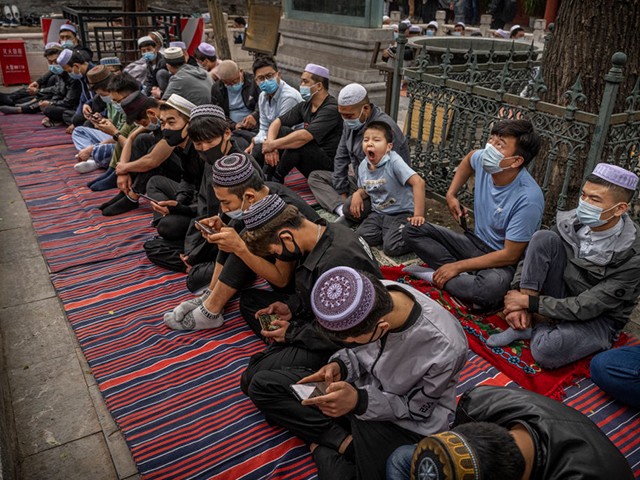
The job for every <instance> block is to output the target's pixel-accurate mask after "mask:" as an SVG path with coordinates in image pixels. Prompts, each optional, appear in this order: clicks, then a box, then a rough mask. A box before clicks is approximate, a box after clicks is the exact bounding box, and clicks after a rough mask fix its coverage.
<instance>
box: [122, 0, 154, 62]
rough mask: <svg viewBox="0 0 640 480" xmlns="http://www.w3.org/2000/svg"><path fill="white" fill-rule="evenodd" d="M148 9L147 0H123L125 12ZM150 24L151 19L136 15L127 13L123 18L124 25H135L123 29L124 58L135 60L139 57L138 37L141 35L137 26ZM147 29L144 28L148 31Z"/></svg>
mask: <svg viewBox="0 0 640 480" xmlns="http://www.w3.org/2000/svg"><path fill="white" fill-rule="evenodd" d="M147 9H148V5H147V0H122V11H123V12H146V11H147ZM147 25H149V19H146V18H145V19H140V18H136V17H129V16H127V15H125V16H124V18H123V26H124V27H134V28H133V29H131V28H125V29H124V30H123V37H124V40H123V42H122V46H123V51H124V57H125V58H123V60H125V61H127V62H130V61H132V60H135V59H136V58H137V57H138V52H137V50H138V43H137V41H136V40H137V38H138V37H139V36H140V35H139V33H140V32H139V31H138V29H137V28H135V27H141V26H147ZM146 31H147V29H145V30H144V32H145V33H146Z"/></svg>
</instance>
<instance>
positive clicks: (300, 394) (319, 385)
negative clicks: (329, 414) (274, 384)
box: [290, 382, 329, 402]
mask: <svg viewBox="0 0 640 480" xmlns="http://www.w3.org/2000/svg"><path fill="white" fill-rule="evenodd" d="M290 387H291V390H292V391H293V393H294V395H295V396H296V397H297V398H298V399H299V400H300V401H301V402H302V401H304V400H308V399H310V398H315V397H321V396H322V395H326V394H327V388H328V387H329V384H328V383H326V382H310V383H294V384H292V385H290Z"/></svg>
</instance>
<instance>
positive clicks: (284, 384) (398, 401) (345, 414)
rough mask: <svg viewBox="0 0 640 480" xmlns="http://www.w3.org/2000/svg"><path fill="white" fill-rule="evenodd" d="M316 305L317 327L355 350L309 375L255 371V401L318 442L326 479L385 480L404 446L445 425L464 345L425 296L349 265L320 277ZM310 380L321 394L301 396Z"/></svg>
mask: <svg viewBox="0 0 640 480" xmlns="http://www.w3.org/2000/svg"><path fill="white" fill-rule="evenodd" d="M311 306H312V308H313V312H314V313H315V316H316V320H317V323H318V329H319V330H320V331H321V332H323V333H324V334H325V335H327V336H329V337H332V338H335V339H336V340H337V341H339V342H343V343H346V344H348V345H349V347H348V348H343V349H341V350H338V351H337V352H336V353H334V354H333V355H332V356H331V358H330V359H329V361H328V363H327V364H326V365H325V366H324V367H322V368H320V369H319V370H318V371H317V372H316V373H314V374H312V375H309V370H308V369H306V368H303V369H301V368H297V369H296V368H290V369H281V370H268V371H267V370H263V371H261V372H258V373H256V374H255V376H254V377H253V381H252V382H251V385H250V386H249V398H250V399H251V401H253V403H254V404H255V405H256V407H258V409H260V410H261V411H262V412H263V413H264V414H265V417H266V419H267V421H268V422H269V423H271V424H274V425H278V426H281V427H284V428H286V429H287V430H289V431H291V432H292V433H294V434H295V435H296V436H298V437H300V438H302V439H303V440H304V441H305V442H307V443H309V444H310V445H311V449H312V452H313V458H314V460H315V462H316V466H317V467H318V476H319V478H331V479H352V478H359V479H363V480H364V479H366V480H375V479H384V478H385V469H386V468H385V467H386V462H387V458H388V457H389V455H391V453H392V452H393V451H394V450H395V449H396V448H397V447H399V446H401V445H403V444H406V442H407V441H408V442H414V441H415V440H414V439H418V438H420V437H421V436H424V435H431V434H433V433H436V432H440V431H442V430H443V429H446V428H448V426H449V417H450V416H451V414H452V413H453V411H454V409H455V405H456V384H457V382H458V376H459V374H460V370H462V367H463V366H464V364H465V362H466V359H467V338H466V336H465V334H464V332H463V330H462V327H461V326H460V323H459V322H458V321H457V320H456V319H455V318H454V317H453V315H451V313H449V312H448V311H447V310H445V309H444V308H443V307H442V306H440V305H439V304H438V303H437V302H436V301H434V300H432V299H431V298H429V297H428V296H427V295H425V294H423V293H421V292H419V291H418V290H416V289H414V288H413V287H410V286H408V285H405V284H402V283H397V282H391V281H387V280H383V281H382V282H381V281H380V280H378V279H377V278H376V277H375V276H373V275H371V274H370V273H366V272H359V271H356V270H354V269H352V268H349V267H336V268H332V269H330V270H328V271H326V272H325V273H324V274H322V275H321V276H320V277H319V278H318V280H317V282H316V284H315V286H314V287H313V291H312V292H311ZM311 382H318V383H319V384H320V387H319V388H320V391H319V392H318V393H319V395H318V396H315V397H309V396H308V394H307V395H304V394H302V393H297V392H299V391H301V389H303V388H304V387H305V386H306V385H305V384H311ZM311 385H313V384H311ZM299 389H300V390H299ZM311 390H313V387H312V388H311ZM296 397H298V398H296ZM301 400H302V402H301Z"/></svg>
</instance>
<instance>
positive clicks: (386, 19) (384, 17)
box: [382, 15, 391, 22]
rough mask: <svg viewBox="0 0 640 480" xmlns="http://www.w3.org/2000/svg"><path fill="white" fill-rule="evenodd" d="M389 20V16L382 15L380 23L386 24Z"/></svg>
mask: <svg viewBox="0 0 640 480" xmlns="http://www.w3.org/2000/svg"><path fill="white" fill-rule="evenodd" d="M389 20H391V17H390V16H389V15H383V16H382V21H383V22H388V21H389Z"/></svg>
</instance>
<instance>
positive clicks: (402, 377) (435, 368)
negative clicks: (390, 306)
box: [329, 280, 467, 435]
mask: <svg viewBox="0 0 640 480" xmlns="http://www.w3.org/2000/svg"><path fill="white" fill-rule="evenodd" d="M382 282H383V284H384V285H385V286H387V288H389V289H390V290H394V289H395V290H400V291H402V292H404V293H406V294H407V295H409V296H410V297H412V298H414V299H415V301H416V302H417V303H418V305H419V306H420V308H421V310H422V311H421V314H420V315H418V318H417V319H416V320H415V321H414V322H413V323H411V324H409V325H405V326H404V327H403V328H401V329H399V330H395V331H390V332H389V333H387V334H386V335H385V336H383V337H382V339H381V340H378V341H377V342H374V343H370V344H367V345H363V346H361V347H356V348H351V349H342V350H339V351H337V352H336V353H335V354H334V355H333V356H332V357H331V359H330V360H329V361H330V362H331V361H337V362H338V363H341V364H342V365H341V368H343V369H344V370H346V372H347V376H346V378H343V380H345V381H346V382H349V383H352V384H353V385H354V386H355V387H356V388H357V389H358V390H359V397H360V401H359V405H358V411H357V412H356V416H357V418H359V419H360V420H371V421H390V422H393V423H395V424H397V425H398V426H400V427H402V428H405V429H407V430H410V431H412V432H416V433H419V434H421V435H430V434H432V433H435V432H440V431H442V430H446V429H448V428H449V423H450V421H451V420H452V418H453V413H454V411H455V409H456V395H455V388H456V384H457V382H458V376H459V373H460V370H462V367H463V366H464V364H465V362H466V359H467V337H466V336H465V334H464V331H463V330H462V326H461V325H460V322H458V320H457V319H456V318H455V317H454V316H453V315H451V313H449V312H448V311H447V310H445V309H444V308H443V307H442V306H441V305H439V304H438V303H437V302H435V301H434V300H432V299H431V298H429V297H428V296H426V295H425V294H423V293H421V292H419V291H418V290H416V289H414V288H413V287H410V286H408V285H404V284H401V283H397V282H392V281H389V280H382ZM363 397H364V401H363ZM363 404H364V405H363Z"/></svg>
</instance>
